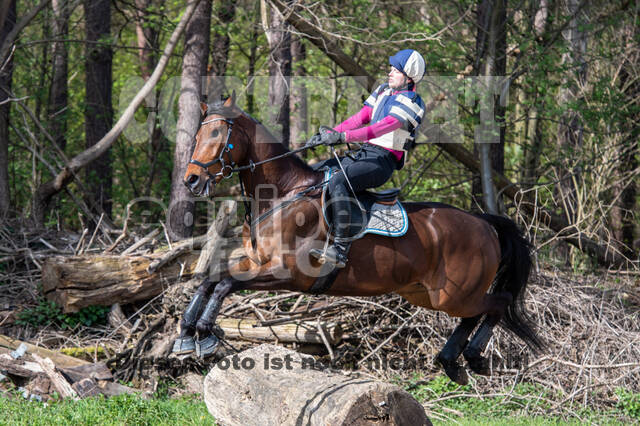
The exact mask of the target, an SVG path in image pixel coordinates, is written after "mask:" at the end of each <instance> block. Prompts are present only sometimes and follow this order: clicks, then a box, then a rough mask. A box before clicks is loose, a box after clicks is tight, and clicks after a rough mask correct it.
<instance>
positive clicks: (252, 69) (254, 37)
mask: <svg viewBox="0 0 640 426" xmlns="http://www.w3.org/2000/svg"><path fill="white" fill-rule="evenodd" d="M260 8H261V3H258V2H256V6H255V9H256V10H255V14H256V20H255V22H254V23H253V25H252V27H251V45H250V47H249V58H248V60H249V66H248V75H247V112H248V113H249V114H251V115H254V114H255V113H256V110H255V109H256V108H255V96H254V87H255V84H254V81H253V79H254V78H255V76H256V62H257V61H258V43H259V41H258V38H259V37H260V33H259V25H260V22H261V20H260Z"/></svg>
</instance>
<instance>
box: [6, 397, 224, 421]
mask: <svg viewBox="0 0 640 426" xmlns="http://www.w3.org/2000/svg"><path fill="white" fill-rule="evenodd" d="M0 413H1V414H0V425H30V426H31V425H70V424H71V425H101V426H102V425H105V426H106V425H127V426H133V425H172V426H176V425H213V424H215V422H214V419H213V417H211V415H210V414H209V412H208V411H207V407H206V406H205V404H204V402H202V401H200V400H194V399H189V398H178V399H165V398H161V399H149V400H145V399H143V398H141V397H140V396H138V395H120V396H117V397H113V398H109V399H105V398H103V397H98V398H87V399H83V400H80V401H54V402H50V403H48V404H43V403H40V402H36V401H26V400H24V399H23V398H22V397H21V396H19V395H16V396H15V397H10V398H7V397H4V396H0Z"/></svg>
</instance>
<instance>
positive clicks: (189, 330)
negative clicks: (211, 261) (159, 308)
mask: <svg viewBox="0 0 640 426" xmlns="http://www.w3.org/2000/svg"><path fill="white" fill-rule="evenodd" d="M214 287H215V283H214V282H213V281H211V280H210V279H209V278H207V279H205V280H204V281H203V282H202V283H201V284H200V285H199V286H198V289H197V290H196V293H195V294H194V295H193V298H192V299H191V302H189V305H188V306H187V309H185V311H184V314H182V320H181V321H180V336H178V338H177V339H176V341H175V342H174V343H173V353H174V354H176V355H185V354H188V353H191V352H193V351H195V349H196V345H195V341H194V340H193V336H194V335H195V333H196V321H197V320H198V317H199V316H200V313H201V312H202V308H203V307H204V305H205V304H206V302H207V299H208V298H209V296H210V295H211V292H212V291H213V288H214Z"/></svg>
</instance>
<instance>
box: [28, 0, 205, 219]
mask: <svg viewBox="0 0 640 426" xmlns="http://www.w3.org/2000/svg"><path fill="white" fill-rule="evenodd" d="M199 2H200V0H194V1H192V2H190V3H188V5H187V8H186V10H185V12H184V14H183V15H182V19H181V20H180V22H179V23H178V26H177V27H176V28H175V30H173V33H172V34H171V38H170V39H169V41H168V42H167V45H166V46H165V49H164V52H163V53H162V57H161V58H160V61H158V65H157V66H156V68H155V70H154V71H153V74H152V75H151V77H150V78H149V80H148V81H147V82H146V83H145V84H144V86H142V88H141V89H140V91H139V92H138V93H137V94H136V96H135V97H134V98H133V100H132V101H131V103H130V104H129V106H127V108H126V109H125V110H124V112H123V113H122V115H121V116H120V118H119V119H118V122H117V123H116V124H115V125H114V126H113V128H112V129H111V130H110V131H109V133H107V134H106V135H105V136H104V137H103V138H102V139H101V140H100V141H99V142H98V143H96V144H95V145H93V146H92V147H91V148H89V149H86V150H84V151H83V152H81V153H80V154H78V155H76V156H75V157H74V158H73V159H71V161H70V162H69V163H68V164H67V165H66V167H65V168H64V169H63V170H62V171H61V172H60V173H58V175H57V176H55V177H54V178H53V180H51V181H49V182H45V183H44V184H42V185H40V186H39V187H38V189H37V190H36V193H35V194H34V196H33V203H32V218H33V220H34V222H35V223H36V224H39V225H42V223H43V222H44V216H45V214H46V211H47V205H48V203H49V201H50V200H51V198H52V197H53V196H54V195H56V194H57V193H59V192H60V191H62V190H63V189H64V188H65V187H66V186H67V185H68V184H69V183H70V182H71V181H73V179H74V178H75V177H76V176H75V173H76V172H77V171H78V170H80V169H81V168H83V167H86V166H87V165H88V164H89V163H90V162H91V161H93V160H94V159H96V158H98V157H99V156H100V155H101V154H102V153H104V152H106V151H107V149H109V147H110V146H111V145H112V144H113V143H114V142H115V140H116V139H117V137H118V136H120V134H121V133H122V132H123V131H124V129H125V127H126V126H127V124H129V122H130V121H131V120H132V119H133V115H134V113H135V111H136V109H137V108H138V107H139V106H140V104H142V102H143V101H144V99H145V98H146V97H147V96H148V95H149V93H150V92H151V90H153V88H154V87H155V85H156V84H157V83H158V80H159V79H160V76H162V73H163V72H164V70H165V68H166V66H167V63H168V61H169V57H170V56H171V53H172V52H173V50H174V49H175V47H176V45H177V43H178V40H179V38H180V36H181V35H182V32H183V31H184V29H185V27H186V25H187V22H188V21H189V19H191V16H192V15H193V11H194V10H195V7H196V6H197V4H198V3H199Z"/></svg>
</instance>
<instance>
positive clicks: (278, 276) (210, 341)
mask: <svg viewBox="0 0 640 426" xmlns="http://www.w3.org/2000/svg"><path fill="white" fill-rule="evenodd" d="M230 272H231V276H230V277H227V278H225V279H223V280H222V281H220V282H219V283H218V285H216V286H215V289H214V290H213V294H212V295H211V298H210V299H209V302H208V303H207V306H206V307H205V308H204V311H203V312H202V315H201V316H200V318H199V319H198V322H197V323H196V329H197V331H198V340H197V341H196V342H195V347H196V353H197V354H198V356H199V357H201V358H205V357H207V356H210V355H212V354H213V353H214V352H215V351H216V349H217V347H218V344H219V343H220V341H219V338H218V336H216V335H215V334H214V328H215V323H216V319H217V317H218V313H219V312H220V307H221V306H222V302H223V301H224V298H225V297H227V296H228V295H229V294H231V293H233V292H236V291H238V290H245V289H247V290H283V289H288V290H291V289H292V281H291V279H290V278H284V279H282V277H283V276H284V275H285V272H286V271H284V270H283V269H282V265H281V264H279V263H276V262H268V263H266V264H264V265H257V264H254V263H253V262H246V263H244V264H240V265H236V266H235V267H234V270H232V271H230ZM236 277H239V278H236ZM249 277H253V278H251V279H249ZM241 278H242V279H241Z"/></svg>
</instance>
